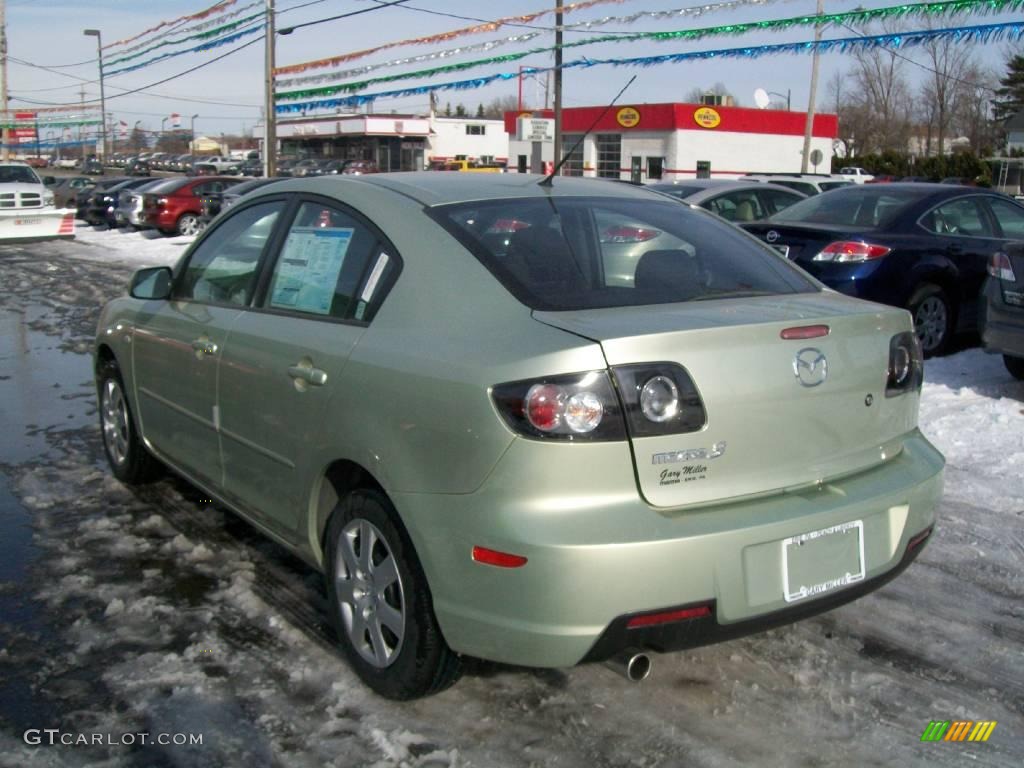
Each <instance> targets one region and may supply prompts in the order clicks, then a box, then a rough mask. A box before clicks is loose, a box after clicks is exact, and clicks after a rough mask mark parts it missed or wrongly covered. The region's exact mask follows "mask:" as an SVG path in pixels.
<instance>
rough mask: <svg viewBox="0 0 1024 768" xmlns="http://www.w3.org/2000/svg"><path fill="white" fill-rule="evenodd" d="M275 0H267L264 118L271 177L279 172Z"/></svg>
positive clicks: (267, 173)
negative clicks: (275, 106) (275, 96)
mask: <svg viewBox="0 0 1024 768" xmlns="http://www.w3.org/2000/svg"><path fill="white" fill-rule="evenodd" d="M274 34H275V32H274V0H267V25H266V32H265V37H266V40H265V42H266V47H267V63H266V73H265V74H266V93H265V94H264V100H265V101H266V117H265V119H264V120H263V137H264V138H263V173H264V175H265V176H266V177H267V178H268V179H269V178H271V177H272V176H273V175H274V174H275V173H277V124H276V116H275V115H276V113H275V112H274Z"/></svg>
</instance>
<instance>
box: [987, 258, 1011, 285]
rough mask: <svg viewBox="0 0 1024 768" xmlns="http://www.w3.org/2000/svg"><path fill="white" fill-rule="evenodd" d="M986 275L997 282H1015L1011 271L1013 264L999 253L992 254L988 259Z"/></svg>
mask: <svg viewBox="0 0 1024 768" xmlns="http://www.w3.org/2000/svg"><path fill="white" fill-rule="evenodd" d="M988 273H989V274H990V275H991V276H992V277H995V278H997V279H999V280H1005V281H1007V282H1008V283H1015V282H1017V275H1016V274H1015V273H1014V271H1013V264H1011V263H1010V257H1009V256H1008V255H1007V254H1005V253H1003V252H1002V251H999V252H998V253H993V254H992V255H991V256H989V257H988Z"/></svg>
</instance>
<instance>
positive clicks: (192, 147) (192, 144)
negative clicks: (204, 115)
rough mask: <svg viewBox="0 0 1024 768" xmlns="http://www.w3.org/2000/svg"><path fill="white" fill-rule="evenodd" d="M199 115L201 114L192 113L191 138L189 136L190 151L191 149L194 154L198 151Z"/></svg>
mask: <svg viewBox="0 0 1024 768" xmlns="http://www.w3.org/2000/svg"><path fill="white" fill-rule="evenodd" d="M197 117H199V115H192V127H191V128H190V129H189V135H190V138H189V142H188V151H189V153H190V154H193V155H194V154H195V153H196V118H197Z"/></svg>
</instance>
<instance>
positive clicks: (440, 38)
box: [274, 0, 775, 75]
mask: <svg viewBox="0 0 1024 768" xmlns="http://www.w3.org/2000/svg"><path fill="white" fill-rule="evenodd" d="M625 1H626V0H583V2H579V3H569V4H567V5H566V6H565V7H564V8H562V13H563V14H566V13H573V12H574V11H582V10H586V9H587V8H593V7H594V6H595V5H607V4H609V3H615V4H621V3H623V2H625ZM754 1H755V0H750V2H749V3H748V4H753V3H754ZM757 1H758V2H774V1H775V0H757ZM556 10H557V9H555V8H547V9H545V10H543V11H534V12H533V13H527V14H523V15H522V16H505V17H504V18H500V19H495V20H494V21H488V22H485V23H483V24H474V25H473V26H471V27H463V28H462V29H452V30H449V31H448V32H441V33H439V34H436V35H426V36H424V37H412V38H408V39H406V40H397V41H395V42H393V43H384V44H383V45H378V46H375V47H374V48H367V49H365V50H362V51H354V52H353V53H345V54H340V55H338V56H332V57H331V58H329V59H319V60H318V61H307V62H305V63H304V64H291V65H289V66H287V67H278V68H277V69H275V70H274V74H275V75H291V74H295V73H297V72H305V71H306V70H309V69H319V68H324V67H336V66H338V65H339V64H343V63H345V62H346V61H354V60H355V59H361V58H363V57H364V56H369V55H370V54H372V53H379V52H380V51H386V50H389V49H391V48H399V47H401V46H403V45H427V44H430V43H443V42H447V41H448V40H453V39H455V38H456V37H463V36H464V35H477V34H480V33H485V32H496V31H497V30H498V29H500V28H501V27H503V26H505V25H507V24H529V23H530V22H532V21H536V20H537V19H540V18H542V17H544V16H550V15H552V14H554V13H555V12H556Z"/></svg>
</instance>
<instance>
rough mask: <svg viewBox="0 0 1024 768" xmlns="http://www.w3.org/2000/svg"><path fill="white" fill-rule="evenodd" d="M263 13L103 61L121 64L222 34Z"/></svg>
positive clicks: (156, 59) (260, 16)
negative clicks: (161, 49)
mask: <svg viewBox="0 0 1024 768" xmlns="http://www.w3.org/2000/svg"><path fill="white" fill-rule="evenodd" d="M265 15H266V14H265V13H264V12H262V11H261V12H260V13H253V14H250V15H249V16H246V17H245V18H242V19H238V20H237V21H232V22H230V23H229V24H223V25H221V26H219V27H216V28H215V29H211V30H208V31H206V32H197V33H196V34H194V35H189V36H188V37H179V38H176V39H174V40H169V39H168V40H162V41H161V42H159V43H156V44H155V45H151V46H150V47H148V48H144V49H143V50H141V51H138V52H137V53H133V54H130V55H128V56H122V57H121V58H118V59H111V60H110V61H108V62H105V63H106V64H107V66H114V65H116V64H123V63H124V62H126V61H131V60H133V59H137V58H139V57H140V56H145V55H146V54H147V53H150V52H152V51H156V50H158V49H160V48H166V47H167V46H171V45H183V44H184V43H187V42H188V41H190V40H209V39H210V38H211V37H217V36H218V35H222V34H224V33H226V32H232V31H234V30H236V29H238V28H239V27H244V26H245V25H247V24H249V23H251V22H252V21H253V20H255V19H262V18H263V17H264V16H265ZM184 52H185V53H187V51H184ZM159 60H160V58H159V57H158V58H155V59H152V60H151V61H149V62H147V63H148V64H151V63H153V62H156V61H159Z"/></svg>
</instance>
